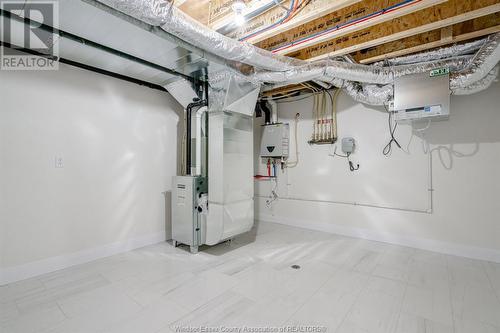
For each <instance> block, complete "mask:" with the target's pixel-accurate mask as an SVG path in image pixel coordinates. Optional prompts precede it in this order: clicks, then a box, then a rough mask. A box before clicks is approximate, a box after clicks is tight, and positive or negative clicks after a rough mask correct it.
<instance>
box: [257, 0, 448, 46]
mask: <svg viewBox="0 0 500 333" xmlns="http://www.w3.org/2000/svg"><path fill="white" fill-rule="evenodd" d="M446 1H447V0H421V1H416V2H413V3H410V4H408V5H406V6H401V7H400V8H398V9H395V10H394V11H388V12H386V13H383V14H381V15H377V16H373V17H371V18H367V19H362V18H363V17H366V16H367V15H370V14H373V13H376V12H378V11H380V10H381V9H383V8H388V7H390V6H393V5H396V4H398V3H400V2H401V1H400V0H389V1H387V0H364V1H362V2H359V3H357V4H356V5H354V6H350V7H346V8H343V9H342V10H341V11H337V12H334V13H331V14H329V15H327V16H324V17H321V18H319V19H317V20H315V21H313V22H311V23H309V24H307V25H304V26H301V27H298V28H296V29H292V30H289V31H286V32H284V33H283V34H280V35H279V36H276V37H274V38H270V39H268V40H265V41H263V42H261V43H259V44H258V45H257V46H259V47H261V48H264V49H276V47H286V49H278V50H277V51H275V53H276V54H290V53H293V52H295V51H297V50H302V49H306V48H308V47H310V46H312V45H316V44H319V43H322V42H325V41H328V40H331V39H333V38H338V37H340V36H345V35H347V34H350V33H353V32H356V31H360V30H363V29H366V28H369V27H372V26H375V25H377V24H380V23H383V22H387V21H390V20H392V19H395V18H398V17H401V16H405V15H408V14H410V13H414V12H417V11H420V10H422V9H425V8H429V7H432V6H435V5H438V4H440V3H444V2H446ZM354 19H360V22H358V23H356V24H353V25H348V22H352V21H353V20H354ZM337 27H338V28H337ZM325 29H335V30H333V31H331V32H329V33H327V34H324V35H321V36H318V37H316V38H315V39H313V40H309V41H303V40H301V38H302V37H304V36H309V35H311V34H312V33H317V32H321V31H322V30H325Z"/></svg>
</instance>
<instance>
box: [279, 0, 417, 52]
mask: <svg viewBox="0 0 500 333" xmlns="http://www.w3.org/2000/svg"><path fill="white" fill-rule="evenodd" d="M421 1H422V0H416V1H415V2H410V3H408V4H405V5H403V6H400V7H397V8H394V9H390V10H387V11H385V12H383V13H379V14H377V15H374V16H370V17H367V18H364V19H362V20H359V21H355V22H352V23H349V24H346V25H344V26H342V27H340V28H338V29H335V30H332V31H325V32H324V33H320V34H317V35H315V36H314V37H310V38H307V39H304V40H301V41H300V42H296V43H293V42H292V43H290V44H288V45H283V46H282V47H279V48H277V49H275V50H272V51H271V52H272V53H276V52H279V51H283V50H286V49H289V48H291V47H293V46H297V45H300V44H304V43H306V42H309V41H312V40H315V39H316V38H318V37H321V36H323V35H327V34H330V33H333V32H335V31H339V30H342V29H345V28H347V27H350V26H353V25H357V24H359V23H361V22H365V21H368V20H371V19H373V18H375V17H379V16H383V15H386V14H388V13H391V12H394V11H397V10H399V9H401V8H405V7H409V6H412V5H414V4H416V3H418V2H421Z"/></svg>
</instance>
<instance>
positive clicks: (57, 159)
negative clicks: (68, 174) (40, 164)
mask: <svg viewBox="0 0 500 333" xmlns="http://www.w3.org/2000/svg"><path fill="white" fill-rule="evenodd" d="M55 167H56V169H62V168H64V160H63V158H62V156H56V157H55Z"/></svg>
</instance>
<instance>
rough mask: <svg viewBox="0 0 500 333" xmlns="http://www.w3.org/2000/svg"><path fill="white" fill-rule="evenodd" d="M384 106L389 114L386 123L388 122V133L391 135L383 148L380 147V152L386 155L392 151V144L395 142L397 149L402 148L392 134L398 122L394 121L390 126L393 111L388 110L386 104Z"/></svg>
mask: <svg viewBox="0 0 500 333" xmlns="http://www.w3.org/2000/svg"><path fill="white" fill-rule="evenodd" d="M384 107H385V110H386V111H387V113H388V114H389V116H388V118H387V119H388V123H389V134H390V135H391V139H390V140H389V142H388V143H387V144H386V145H385V147H384V149H382V154H384V155H385V156H388V155H390V154H391V152H392V144H395V145H396V146H398V148H399V149H402V148H401V145H400V144H399V142H398V140H396V138H395V137H394V134H395V133H396V129H397V127H398V123H397V122H394V127H393V126H392V114H393V112H391V111H389V109H388V108H387V106H386V105H384Z"/></svg>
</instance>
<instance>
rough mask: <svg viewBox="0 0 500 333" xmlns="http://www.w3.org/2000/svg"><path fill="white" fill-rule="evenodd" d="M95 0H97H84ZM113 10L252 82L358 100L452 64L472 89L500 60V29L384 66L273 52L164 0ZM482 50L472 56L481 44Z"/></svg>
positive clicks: (129, 0) (116, 3) (455, 76)
mask: <svg viewBox="0 0 500 333" xmlns="http://www.w3.org/2000/svg"><path fill="white" fill-rule="evenodd" d="M84 1H87V2H92V1H94V2H95V1H96V0H84ZM98 1H99V2H100V3H103V4H105V5H107V6H109V7H111V8H113V9H115V10H118V11H120V12H122V13H124V14H126V15H129V16H132V17H134V18H137V19H139V20H141V21H143V22H146V23H148V24H150V25H153V26H156V27H161V29H163V30H164V31H166V32H168V33H169V34H171V35H173V36H176V37H177V38H179V39H181V40H183V41H185V42H187V43H188V44H190V45H193V46H195V47H196V48H198V49H201V50H203V51H204V52H206V54H207V55H215V56H216V57H218V58H221V59H224V60H225V64H226V65H228V70H230V71H231V70H232V71H234V70H238V69H239V68H241V66H239V65H241V64H246V65H250V66H253V71H252V70H250V71H249V70H248V69H247V70H246V71H241V72H240V73H241V75H242V76H243V77H245V78H246V79H248V80H249V81H250V82H253V83H256V82H260V83H271V84H276V85H285V84H293V83H300V82H305V81H309V80H317V81H324V82H327V83H331V84H333V85H335V86H341V87H342V88H343V89H345V90H346V92H347V93H348V94H349V95H350V96H352V97H353V98H354V99H355V100H357V101H359V102H362V103H367V104H375V105H380V104H383V103H386V102H387V101H388V100H390V99H391V98H392V84H393V82H394V78H396V77H399V76H403V75H409V74H416V73H422V72H425V71H430V70H432V69H435V68H442V67H448V68H449V69H450V71H451V79H450V88H451V90H452V91H453V92H454V93H457V94H459V93H474V92H477V91H480V90H483V89H486V88H487V87H488V86H489V85H491V83H492V82H493V80H494V78H493V76H494V75H495V73H498V71H496V70H494V68H495V66H496V64H497V63H498V62H499V60H500V47H499V45H498V44H499V40H500V33H497V34H495V35H491V36H490V37H488V38H487V39H486V40H480V41H475V42H471V43H468V44H465V45H460V46H457V45H455V46H451V47H448V48H442V49H438V50H435V51H430V52H426V53H422V54H419V55H411V56H407V57H400V58H395V59H392V60H391V59H389V60H386V61H385V62H384V63H383V65H387V64H389V66H381V65H380V63H379V64H377V65H376V66H374V65H362V64H357V63H351V62H346V61H339V60H333V59H327V60H320V61H315V62H307V61H303V60H297V59H293V58H289V57H285V56H279V55H275V54H273V53H271V52H269V51H266V50H262V49H260V48H257V47H255V46H253V45H251V44H249V43H246V42H239V41H237V40H234V39H231V38H228V37H226V36H223V35H221V34H219V33H217V32H215V31H213V30H211V29H209V28H207V27H205V26H204V25H202V24H200V23H199V22H197V21H195V20H194V19H192V18H191V17H189V16H187V15H186V14H184V13H183V12H182V11H180V10H179V9H177V8H176V7H175V6H174V5H173V1H170V2H167V1H165V0H98ZM478 47H480V49H479V51H477V53H476V54H475V55H474V56H472V58H471V56H470V55H468V54H469V53H471V52H474V50H477V48H478Z"/></svg>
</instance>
